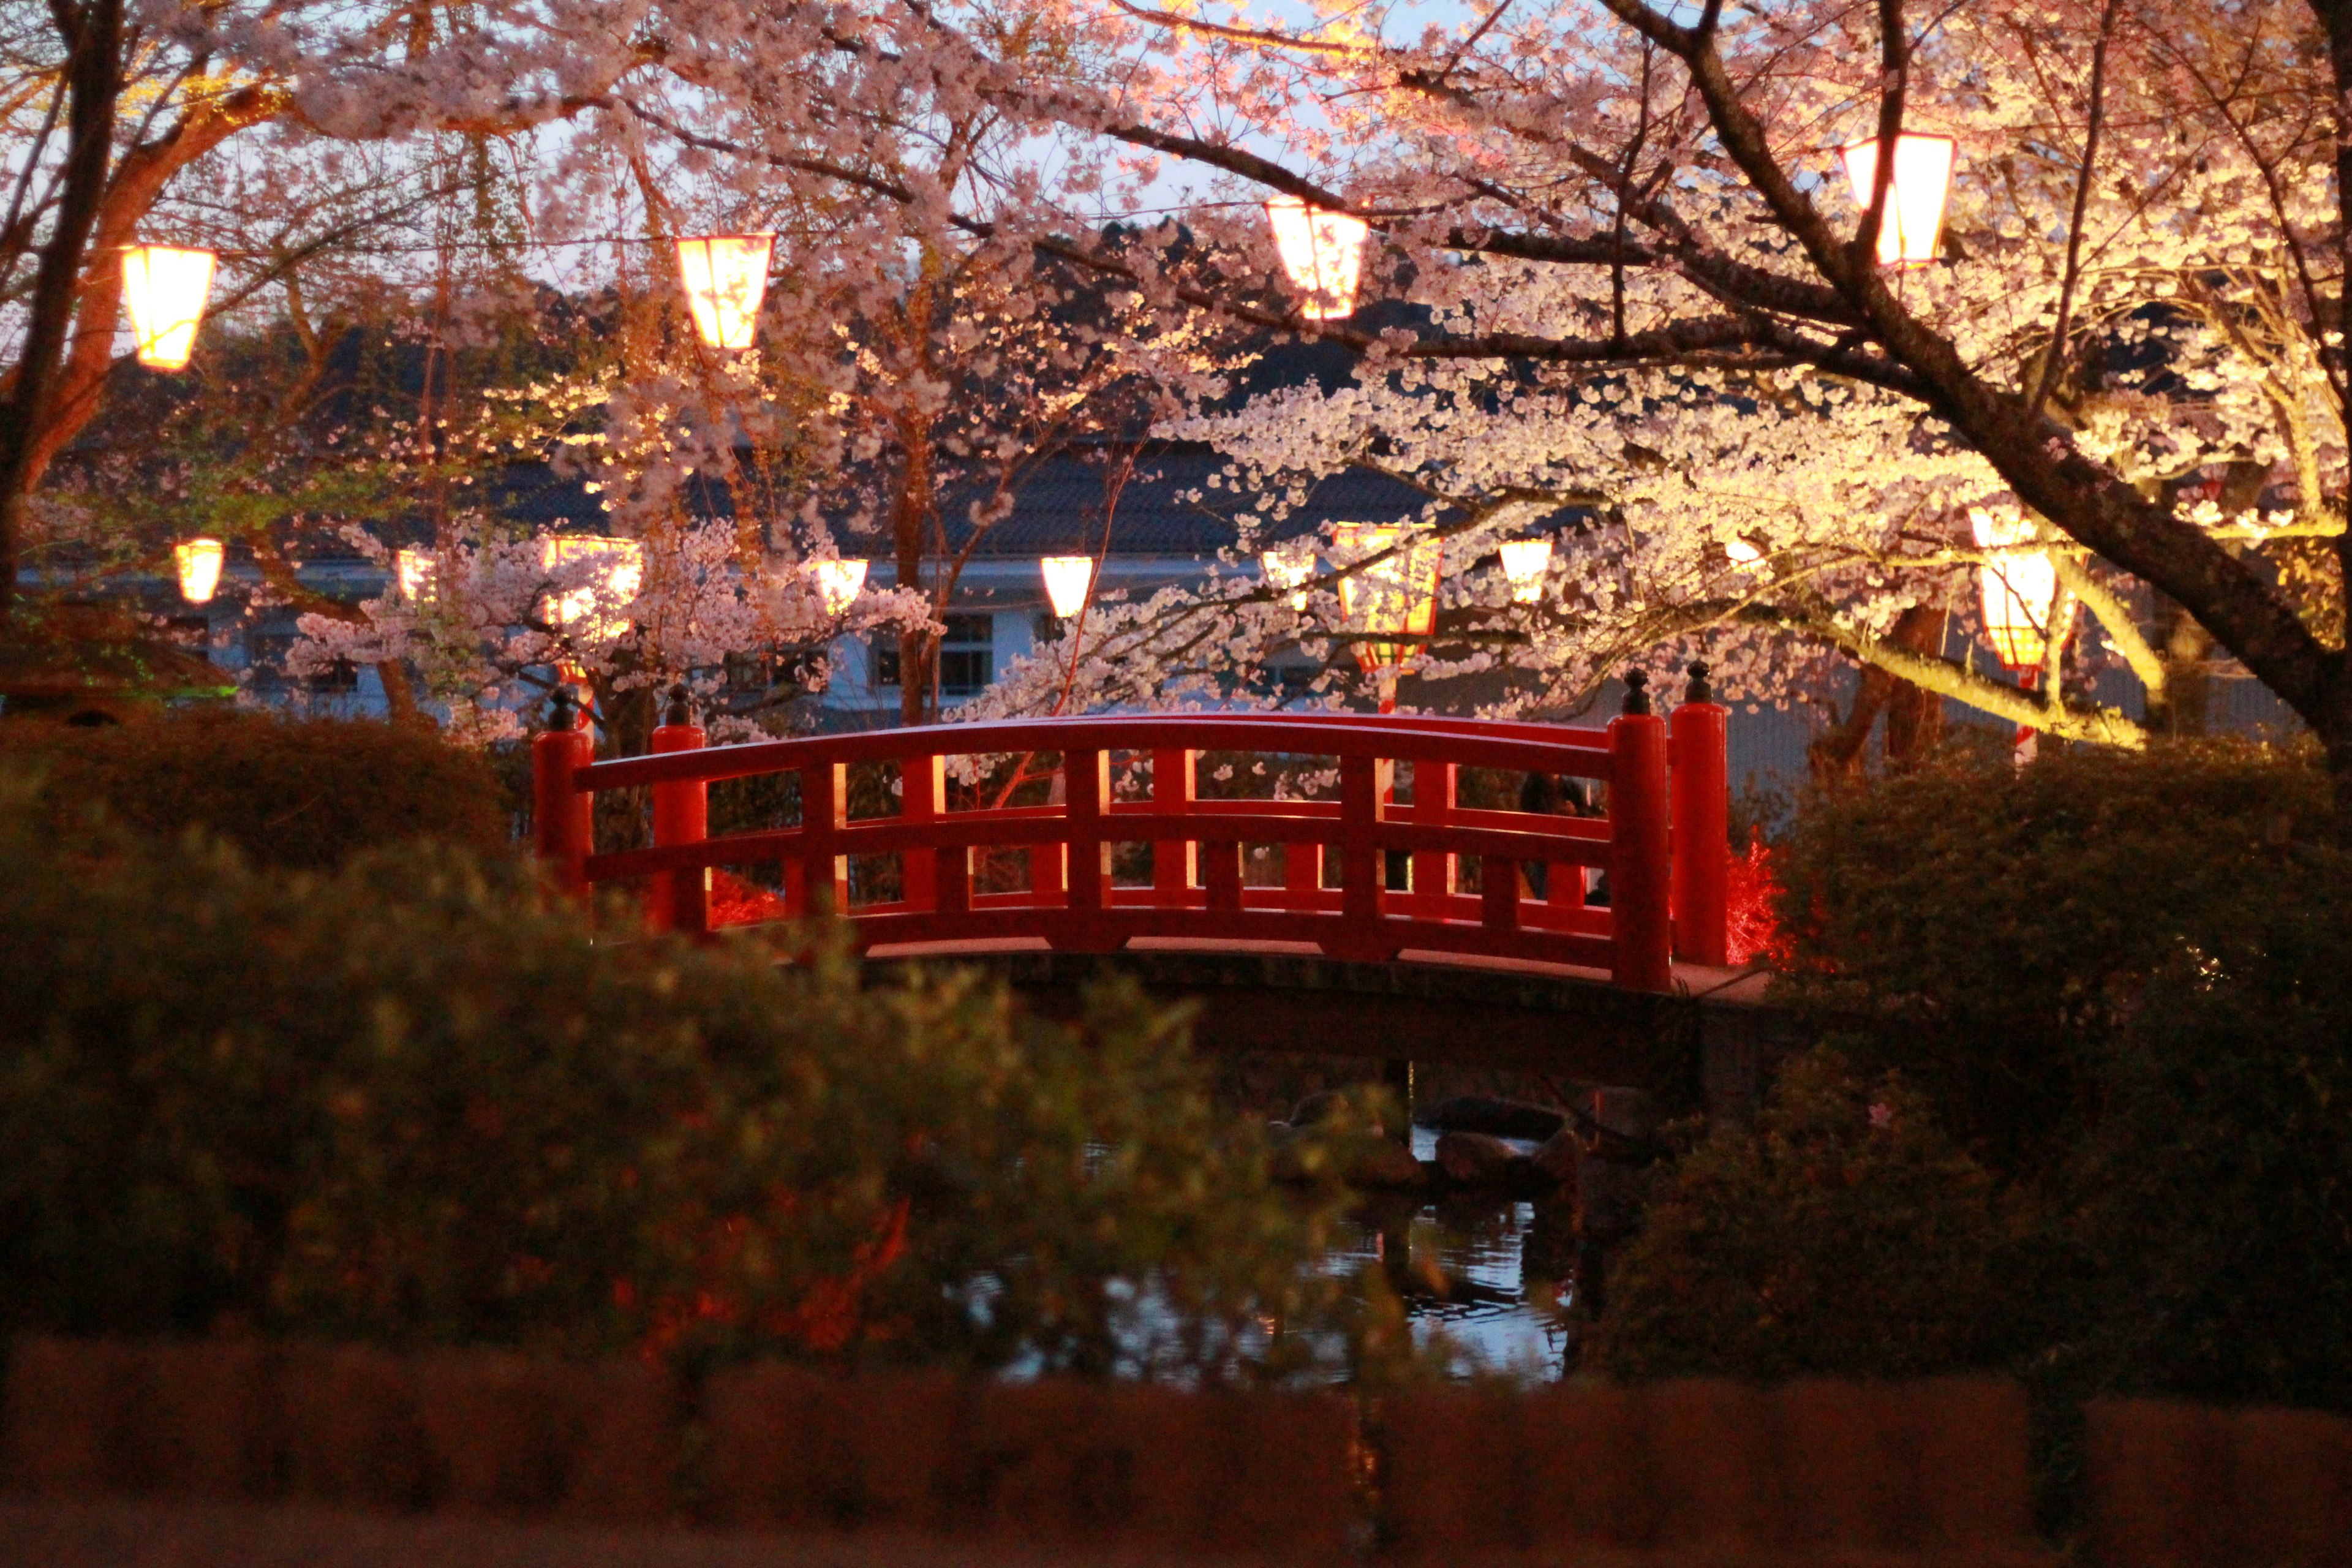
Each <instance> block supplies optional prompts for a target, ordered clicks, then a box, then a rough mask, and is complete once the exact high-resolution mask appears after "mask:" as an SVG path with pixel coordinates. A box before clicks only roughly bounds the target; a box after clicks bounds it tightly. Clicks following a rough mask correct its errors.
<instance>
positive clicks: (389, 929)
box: [0, 781, 1347, 1374]
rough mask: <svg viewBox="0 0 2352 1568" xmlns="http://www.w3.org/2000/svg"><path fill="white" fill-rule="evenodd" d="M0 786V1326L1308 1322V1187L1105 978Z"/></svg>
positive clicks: (946, 1337) (840, 1353)
mask: <svg viewBox="0 0 2352 1568" xmlns="http://www.w3.org/2000/svg"><path fill="white" fill-rule="evenodd" d="M0 782H5V781H0ZM9 787H10V789H11V790H12V791H13V794H14V795H15V798H14V799H13V800H0V951H5V952H7V953H8V954H9V961H8V962H7V963H5V965H0V1149H5V1151H6V1152H7V1153H6V1158H5V1161H0V1326H5V1328H8V1329H14V1330H27V1329H30V1330H40V1331H55V1332H69V1333H94V1332H112V1333H151V1332H159V1331H205V1330H208V1329H214V1328H217V1327H218V1326H220V1325H222V1324H223V1323H226V1322H244V1323H248V1324H252V1325H255V1326H257V1327H262V1328H266V1329H268V1330H270V1331H278V1332H284V1333H292V1334H323V1335H332V1336H339V1337H354V1338H359V1339H363V1340H370V1341H377V1342H387V1343H393V1344H406V1343H415V1342H488V1343H504V1344H514V1345H522V1346H529V1347H533V1348H538V1349H545V1350H551V1351H559V1352H612V1351H615V1350H622V1349H639V1350H651V1351H656V1352H667V1353H674V1354H679V1355H688V1356H696V1355H731V1354H740V1353H751V1352H759V1353H781V1354H793V1355H801V1356H817V1357H835V1358H840V1357H862V1358H880V1359H888V1360H904V1361H922V1362H932V1363H948V1364H954V1365H971V1366H1001V1365H1005V1364H1009V1363H1018V1364H1024V1365H1034V1366H1037V1367H1040V1368H1061V1369H1068V1370H1075V1371H1080V1372H1087V1373H1104V1372H1109V1371H1114V1370H1129V1371H1135V1370H1148V1369H1149V1368H1150V1367H1153V1366H1165V1365H1170V1364H1181V1365H1184V1366H1187V1367H1192V1368H1202V1367H1205V1368H1208V1369H1209V1370H1211V1371H1212V1372H1233V1371H1235V1370H1246V1371H1250V1372H1252V1373H1266V1374H1271V1373H1278V1372H1281V1371H1282V1370H1284V1369H1285V1368H1286V1367H1288V1366H1290V1365H1292V1364H1294V1363H1299V1362H1302V1361H1313V1360H1314V1359H1316V1358H1317V1357H1318V1356H1322V1355H1328V1354H1334V1353H1338V1348H1339V1347H1341V1346H1342V1345H1343V1343H1344V1342H1345V1340H1346V1337H1347V1336H1346V1335H1345V1334H1344V1333H1340V1334H1339V1335H1338V1337H1337V1338H1334V1337H1333V1336H1334V1326H1335V1324H1337V1323H1338V1322H1339V1320H1338V1318H1336V1317H1335V1316H1334V1314H1335V1313H1336V1312H1337V1311H1338V1310H1339V1300H1340V1290H1339V1282H1338V1281H1335V1280H1332V1279H1328V1277H1327V1276H1326V1274H1325V1271H1323V1270H1320V1269H1318V1268H1314V1267H1312V1266H1311V1265H1310V1261H1309V1260H1310V1259H1311V1258H1313V1257H1314V1256H1315V1255H1316V1253H1317V1251H1318V1247H1319V1246H1320V1244H1321V1242H1322V1239H1323V1235H1324V1230H1325V1227H1326V1226H1327V1225H1328V1223H1329V1221H1330V1218H1331V1215H1332V1214H1333V1212H1334V1205H1335V1204H1336V1201H1337V1196H1338V1194H1337V1191H1336V1189H1335V1188H1328V1187H1327V1188H1326V1189H1324V1190H1322V1192H1321V1194H1320V1196H1319V1197H1318V1196H1316V1195H1313V1194H1309V1195H1307V1196H1305V1197H1301V1196H1300V1195H1298V1194H1291V1193H1277V1192H1276V1190H1275V1189H1274V1188H1273V1187H1272V1186H1271V1185H1270V1182H1269V1153H1268V1150H1267V1148H1266V1146H1265V1142H1264V1135H1263V1132H1262V1131H1260V1130H1258V1129H1255V1128H1254V1127H1253V1126H1251V1125H1249V1124H1246V1123H1241V1122H1236V1121H1233V1120H1232V1119H1230V1118H1227V1117H1225V1116H1223V1115H1222V1114H1220V1113H1219V1112H1217V1111H1215V1110H1213V1109H1212V1107H1211V1104H1210V1101H1209V1098H1208V1094H1207V1092H1206V1089H1205V1086H1204V1083H1203V1080H1202V1074H1201V1069H1200V1068H1198V1067H1197V1066H1196V1064H1195V1063H1194V1061H1193V1059H1192V1055H1191V1053H1190V1051H1189V1050H1188V1049H1187V1042H1186V1039H1185V1025H1184V1020H1183V1018H1182V1016H1181V1015H1171V1014H1168V1013H1164V1012H1160V1011H1155V1010H1153V1009H1151V1008H1150V1007H1149V1006H1147V1005H1145V1004H1144V1003H1143V1002H1142V1001H1141V1000H1140V999H1139V996H1138V995H1137V994H1135V993H1133V992H1132V991H1129V990H1126V989H1115V990H1106V991H1103V992H1100V993H1097V994H1096V995H1094V997H1093V998H1092V999H1091V1002H1090V1004H1089V1006H1088V1010H1087V1016H1086V1017H1085V1020H1084V1022H1083V1024H1082V1025H1081V1026H1077V1027H1076V1028H1066V1027H1062V1026H1053V1025H1048V1024H1045V1023H1042V1022H1039V1021H1037V1020H1035V1019H1034V1018H1030V1017H1027V1016H1023V1015H1021V1014H1020V1013H1018V1012H1016V1011H1015V1009H1014V1008H1013V1005H1012V1004H1011V1002H1010V1000H1009V999H1008V997H1007V995H1006V994H1005V993H1004V992H1003V990H1002V989H1001V988H1000V987H997V986H995V985H992V984H981V983H979V982H976V981H974V980H971V979H970V978H959V977H955V976H943V977H938V978H931V979H919V980H916V981H914V982H911V983H909V984H907V985H906V986H904V987H903V988H897V989H885V990H877V991H865V990H861V989H860V987H859V984H858V976H857V972H856V967H855V965H854V964H852V963H848V962H847V961H846V960H845V959H844V958H843V957H841V956H840V954H839V952H837V951H832V950H827V949H825V948H824V946H823V944H822V943H820V945H819V948H818V951H817V952H816V954H815V956H814V958H813V959H812V960H811V961H809V962H806V963H793V964H783V965H780V964H779V963H777V962H776V957H775V954H774V953H773V952H771V951H769V950H768V949H767V948H765V947H762V946H760V945H757V944H755V943H754V942H751V941H749V940H743V939H730V940H727V941H721V942H715V943H711V944H709V945H702V946H696V945H691V944H687V943H683V942H675V941H670V940H651V939H646V938H643V937H641V936H635V935H634V934H633V933H632V932H631V931H630V930H629V928H628V927H627V926H626V925H625V922H624V921H623V920H622V912H621V911H619V910H608V911H607V915H608V917H609V919H610V921H611V923H610V924H608V925H607V927H606V928H605V929H604V931H603V932H602V933H601V935H600V934H599V932H597V931H594V930H593V929H592V928H591V926H590V923H589V922H588V921H585V920H584V919H583V916H582V913H581V911H580V910H578V909H577V908H575V907H573V906H571V905H569V904H566V903H562V902H560V901H557V900H553V898H552V897H551V895H549V894H547V893H545V892H544V891H543V890H542V889H541V887H540V886H539V885H538V884H537V883H536V882H534V881H533V880H532V879H531V877H530V872H529V870H528V868H524V867H521V866H520V865H518V864H516V863H515V862H513V861H512V860H511V859H504V858H502V859H499V860H494V861H481V860H477V859H475V858H469V857H467V856H466V855H464V854H462V853H460V852H457V851H454V850H449V849H446V848H444V847H430V846H426V847H409V848H404V849H401V850H399V851H397V852H388V853H374V854H362V855H360V856H358V857H355V858H353V859H352V861H351V862H349V863H348V864H347V865H346V866H344V867H343V868H341V869H339V870H338V871H336V872H335V873H333V874H331V875H307V874H305V875H289V874H285V873H275V874H273V873H269V872H266V871H261V870H257V869H255V868H251V867H250V866H248V865H247V863H246V862H245V861H244V860H243V859H242V858H240V857H239V856H237V855H236V854H235V853H234V852H233V851H231V850H228V849H226V848H220V847H205V846H204V845H203V844H202V843H201V842H199V841H198V840H195V839H193V838H191V839H188V840H184V841H181V842H178V843H175V844H163V845H158V844H153V843H144V842H140V841H137V840H134V839H131V838H129V837H116V838H115V839H113V840H111V841H109V842H102V843H96V844H93V843H91V842H89V841H84V842H81V843H78V844H76V845H73V846H70V847H59V845H58V841H57V840H56V839H55V837H54V836H52V835H50V834H47V832H45V831H43V830H42V828H41V826H40V825H39V823H38V819H37V816H35V814H33V813H32V812H30V811H29V810H27V809H26V805H27V803H26V799H25V798H24V796H25V795H26V791H25V790H24V789H23V787H22V786H21V785H12V786H9ZM1269 1329H1272V1330H1273V1332H1272V1333H1270V1334H1269V1332H1268V1331H1269Z"/></svg>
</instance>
